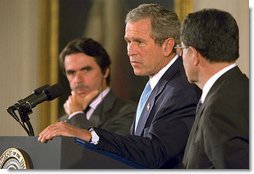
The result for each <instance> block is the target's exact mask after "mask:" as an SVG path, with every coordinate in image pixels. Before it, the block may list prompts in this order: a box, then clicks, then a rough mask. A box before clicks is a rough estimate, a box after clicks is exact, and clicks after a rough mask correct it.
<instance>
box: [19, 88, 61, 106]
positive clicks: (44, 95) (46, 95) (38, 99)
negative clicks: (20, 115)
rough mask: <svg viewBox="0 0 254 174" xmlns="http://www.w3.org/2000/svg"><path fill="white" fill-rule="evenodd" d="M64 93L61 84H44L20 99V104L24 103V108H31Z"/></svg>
mask: <svg viewBox="0 0 254 174" xmlns="http://www.w3.org/2000/svg"><path fill="white" fill-rule="evenodd" d="M62 94H63V88H62V86H61V85H59V84H55V85H52V86H49V87H48V86H47V85H45V86H42V87H40V88H38V89H37V90H35V91H34V93H33V94H32V95H30V96H28V97H26V98H24V99H21V100H19V101H18V104H19V105H22V108H23V109H27V110H31V109H32V108H34V107H35V106H36V105H38V104H40V103H42V102H44V101H51V100H54V99H55V98H57V97H59V96H61V95H62Z"/></svg>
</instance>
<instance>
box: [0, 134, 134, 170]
mask: <svg viewBox="0 0 254 174" xmlns="http://www.w3.org/2000/svg"><path fill="white" fill-rule="evenodd" d="M37 138H38V137H32V136H28V137H25V136H3V137H0V155H1V154H2V155H1V158H0V166H1V163H2V164H3V163H6V162H4V160H5V159H7V158H8V156H10V154H14V155H15V156H17V157H18V158H19V157H20V155H19V154H18V153H17V152H16V151H14V152H12V151H10V152H6V150H8V149H10V148H14V149H18V150H20V151H21V152H22V154H23V155H24V157H25V158H26V159H25V161H26V162H27V163H28V164H29V167H28V168H31V169H130V168H135V164H134V163H132V162H130V161H127V160H125V159H122V158H121V157H118V156H117V155H115V154H110V153H109V152H105V151H101V150H96V148H95V147H93V146H94V145H91V144H89V143H85V142H82V141H81V140H78V139H76V138H72V137H56V138H54V139H53V140H51V141H48V142H47V143H40V142H38V140H37ZM4 152H6V153H5V154H3V153H4ZM15 156H14V157H15ZM18 160H19V159H18ZM7 161H8V160H7ZM21 162H22V160H21ZM9 163H10V164H11V163H13V162H9ZM22 165H23V164H22Z"/></svg>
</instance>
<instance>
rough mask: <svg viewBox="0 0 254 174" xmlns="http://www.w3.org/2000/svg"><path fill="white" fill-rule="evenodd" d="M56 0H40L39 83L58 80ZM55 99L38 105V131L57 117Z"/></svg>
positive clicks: (51, 83) (53, 82) (57, 4)
mask: <svg viewBox="0 0 254 174" xmlns="http://www.w3.org/2000/svg"><path fill="white" fill-rule="evenodd" d="M58 6H59V1H58V0H40V10H41V11H40V16H41V21H40V22H41V23H40V30H41V36H40V65H39V67H40V68H39V71H40V73H39V75H40V77H39V79H40V84H41V85H45V84H49V85H53V84H55V83H57V81H58ZM57 114H58V108H57V100H54V101H51V102H44V103H43V104H41V105H40V106H39V120H40V121H39V130H38V131H39V132H40V131H41V130H43V129H44V128H45V127H46V126H48V125H49V124H51V123H54V122H55V121H56V119H57Z"/></svg>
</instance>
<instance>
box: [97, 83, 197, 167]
mask: <svg viewBox="0 0 254 174" xmlns="http://www.w3.org/2000/svg"><path fill="white" fill-rule="evenodd" d="M170 90H171V91H170ZM179 96H181V97H179ZM197 101H198V99H197V96H196V93H195V92H194V90H193V88H190V87H187V88H179V89H177V88H174V89H173V88H171V89H167V90H164V93H162V94H160V96H159V97H158V99H157V101H156V102H155V103H156V104H155V106H154V108H156V107H157V109H156V111H155V112H153V113H151V115H152V116H151V118H149V119H150V120H148V122H151V123H148V124H151V125H150V127H149V128H145V130H144V132H145V133H144V134H145V136H143V137H140V136H134V135H130V136H120V135H117V134H113V133H110V132H107V131H105V130H101V129H96V128H95V131H96V133H97V134H98V135H99V137H100V140H99V143H98V144H97V148H99V149H102V150H106V151H109V152H112V153H115V154H117V155H120V156H122V157H124V158H126V159H128V160H131V161H133V162H135V163H137V164H138V165H141V166H143V167H145V168H164V167H167V168H170V167H174V166H176V164H177V163H179V162H180V161H181V159H182V155H183V152H184V147H185V144H186V142H187V138H188V135H189V131H190V127H191V125H192V123H193V120H194V115H195V108H196V104H197ZM151 112H152V111H151Z"/></svg>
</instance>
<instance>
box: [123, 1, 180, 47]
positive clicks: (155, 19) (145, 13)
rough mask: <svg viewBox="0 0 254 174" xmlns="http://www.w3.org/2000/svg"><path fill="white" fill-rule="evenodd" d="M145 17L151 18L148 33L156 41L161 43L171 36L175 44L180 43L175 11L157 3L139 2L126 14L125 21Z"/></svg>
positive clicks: (178, 23)
mask: <svg viewBox="0 0 254 174" xmlns="http://www.w3.org/2000/svg"><path fill="white" fill-rule="evenodd" d="M145 18H149V19H150V20H151V27H152V31H151V33H150V35H151V37H152V38H154V40H155V42H156V43H158V44H160V45H162V44H163V42H164V41H165V40H166V39H168V38H173V39H174V40H175V45H176V44H179V43H180V21H179V19H178V16H177V14H176V13H174V12H172V11H169V10H168V9H166V8H165V7H163V6H161V5H158V4H141V5H139V6H138V7H137V8H134V9H132V10H131V11H130V12H129V13H128V14H127V16H126V18H125V23H128V22H135V21H138V20H140V19H145Z"/></svg>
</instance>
